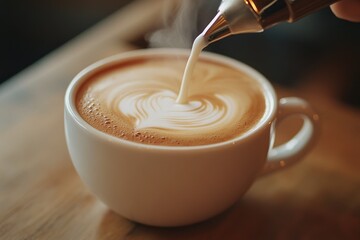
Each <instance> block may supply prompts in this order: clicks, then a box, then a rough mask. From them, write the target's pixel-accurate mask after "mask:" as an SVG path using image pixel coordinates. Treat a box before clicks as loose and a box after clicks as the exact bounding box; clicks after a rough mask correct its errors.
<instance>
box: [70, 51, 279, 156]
mask: <svg viewBox="0 0 360 240" xmlns="http://www.w3.org/2000/svg"><path fill="white" fill-rule="evenodd" d="M189 54H190V50H189V49H177V48H153V49H140V50H132V51H129V52H123V53H120V54H116V55H113V56H110V57H107V58H104V59H102V60H99V61H97V62H95V63H93V64H91V65H89V66H88V67H86V68H85V69H83V70H82V71H81V72H79V73H78V74H77V75H76V76H75V77H74V78H73V79H72V81H71V82H70V84H69V86H68V88H67V90H66V93H65V111H67V112H68V113H69V114H70V116H71V118H72V119H73V120H74V121H75V122H76V124H78V125H79V126H80V127H81V128H82V129H84V130H86V131H87V132H89V133H91V134H92V135H94V136H96V137H98V138H100V139H103V140H105V141H111V142H112V143H115V144H121V145H125V146H127V147H133V148H136V149H139V148H140V149H148V150H149V149H155V150H178V151H184V150H185V151H188V150H206V149H209V148H211V149H213V148H218V147H224V146H229V145H236V144H237V143H240V142H243V141H246V139H249V138H251V137H252V136H256V135H257V134H259V133H260V132H261V131H262V130H263V129H264V128H267V127H268V126H269V124H271V123H272V120H273V119H274V117H275V113H276V111H277V104H275V103H276V99H277V96H276V93H275V90H274V88H273V87H272V85H271V84H270V82H269V81H268V80H267V79H266V77H265V76H263V75H262V74H261V73H259V72H258V71H257V70H255V69H254V68H252V67H250V66H248V65H246V64H245V63H242V62H240V61H238V60H235V59H232V58H229V57H226V56H223V55H220V54H216V53H211V52H206V51H203V52H202V53H201V55H200V58H199V60H201V59H204V60H210V61H213V62H219V63H222V64H225V65H227V66H231V67H233V68H236V69H241V71H243V72H244V73H246V74H247V75H249V76H250V77H252V78H253V79H255V80H256V81H258V82H259V83H260V85H261V87H262V88H263V90H264V91H263V94H264V97H265V105H266V107H265V112H264V115H263V116H262V118H261V119H260V120H259V121H258V122H257V123H256V125H254V126H253V127H252V128H251V129H250V130H249V131H247V132H245V133H243V134H241V135H240V136H238V137H236V138H232V139H229V140H227V141H223V142H218V143H212V144H205V145H191V146H167V145H151V144H146V143H138V142H133V141H130V140H126V139H122V138H118V137H115V136H113V135H110V134H107V133H104V132H102V131H101V130H98V129H97V128H95V127H93V126H92V125H90V124H89V123H87V122H86V121H85V120H84V119H83V118H82V117H81V116H80V114H79V112H78V111H77V108H76V104H75V102H76V93H77V90H78V89H79V88H80V86H81V85H82V83H83V82H84V81H85V80H86V79H88V77H90V76H92V75H93V74H94V73H96V72H98V71H101V70H102V69H104V68H107V67H109V66H111V65H117V64H119V63H120V62H122V61H125V60H126V61H128V60H131V59H136V58H139V57H150V56H177V57H181V56H185V57H188V56H189Z"/></svg>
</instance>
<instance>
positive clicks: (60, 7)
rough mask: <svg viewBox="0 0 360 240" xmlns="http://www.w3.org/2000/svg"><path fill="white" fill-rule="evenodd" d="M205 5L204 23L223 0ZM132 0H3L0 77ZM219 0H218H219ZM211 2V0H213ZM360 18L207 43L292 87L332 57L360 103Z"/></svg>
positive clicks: (348, 92) (323, 16)
mask: <svg viewBox="0 0 360 240" xmlns="http://www.w3.org/2000/svg"><path fill="white" fill-rule="evenodd" d="M216 1H218V0H214V1H213V2H212V3H213V4H205V5H204V6H205V8H203V9H200V10H199V15H200V16H201V15H204V16H203V17H200V18H199V20H198V23H197V24H198V25H199V26H200V29H201V28H202V27H203V26H204V25H206V24H207V23H208V21H209V17H212V16H213V14H214V12H215V11H216V8H217V6H218V3H217V2H216ZM130 2H132V1H131V0H106V1H100V0H1V1H0V25H1V26H0V29H1V37H0V83H1V82H3V81H5V80H7V79H9V78H10V77H11V76H13V75H14V74H16V73H17V72H19V71H21V70H22V69H24V68H25V67H27V66H29V65H30V64H32V63H33V62H35V61H36V60H38V59H39V58H41V57H43V56H44V55H46V54H47V53H49V52H51V51H52V50H53V49H56V48H57V47H59V46H61V45H62V44H64V43H65V42H67V41H68V40H70V39H72V38H73V37H75V36H76V35H78V34H79V33H81V32H82V31H84V30H86V29H87V28H89V27H90V26H92V25H94V24H95V23H96V22H98V21H100V20H101V19H103V18H105V17H106V16H108V15H110V14H111V13H113V12H115V11H116V10H118V9H119V8H121V7H123V6H125V5H126V4H128V3H130ZM214 2H215V3H214ZM209 3H210V2H209ZM359 43H360V24H359V23H350V22H346V21H343V20H340V19H337V18H336V17H335V16H334V15H333V14H332V13H331V11H330V10H329V9H324V10H322V11H320V12H318V13H316V14H313V15H311V16H308V17H306V18H304V19H302V20H300V21H299V22H297V23H294V24H281V25H280V26H276V27H274V28H272V29H269V30H266V31H265V32H264V33H257V34H245V35H241V36H240V35H238V36H233V37H229V38H227V39H224V40H222V41H220V42H218V43H215V44H213V45H211V46H209V47H208V48H207V50H208V51H213V52H219V53H221V54H225V55H228V56H230V57H233V58H236V59H239V60H241V61H243V62H245V63H247V64H249V65H251V66H253V67H254V68H256V69H258V70H259V71H260V72H262V73H263V74H264V75H265V76H267V77H268V78H269V79H270V80H271V81H273V82H275V83H278V84H281V85H284V86H288V87H292V86H296V85H297V84H298V83H299V81H303V79H304V78H306V74H307V72H309V71H314V70H315V69H316V68H319V67H321V66H322V65H323V64H322V63H324V62H326V63H327V64H326V65H327V66H329V64H328V63H329V62H331V64H330V66H333V67H334V68H339V69H340V70H339V71H340V74H343V76H344V79H345V80H344V81H346V83H344V84H343V85H345V90H344V94H343V96H342V97H343V99H344V101H346V102H347V103H349V104H350V105H352V106H360V60H359V56H360V44H359Z"/></svg>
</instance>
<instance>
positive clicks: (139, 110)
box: [87, 60, 258, 135]
mask: <svg viewBox="0 0 360 240" xmlns="http://www.w3.org/2000/svg"><path fill="white" fill-rule="evenodd" d="M141 65H142V66H141V68H139V66H136V67H126V68H119V69H115V70H113V71H111V73H109V74H104V75H102V76H100V77H99V79H97V80H96V81H95V82H94V84H92V85H91V87H89V89H88V90H87V91H88V92H90V93H91V94H92V95H94V96H96V98H97V99H99V102H101V103H102V105H103V106H102V107H104V108H106V109H108V110H107V111H108V112H112V113H115V114H116V115H118V116H119V117H122V118H125V119H126V121H127V122H131V123H132V124H133V128H134V129H135V130H142V129H156V130H157V131H165V132H169V133H171V134H175V135H176V134H179V135H182V134H208V133H211V132H218V131H222V129H224V128H226V127H227V126H228V125H230V124H234V123H238V122H239V121H240V120H241V119H242V118H243V117H244V115H245V114H246V113H247V112H248V110H249V108H250V105H251V99H252V94H253V92H252V91H249V89H250V90H251V89H252V88H251V86H250V87H249V86H246V87H244V85H249V84H250V85H253V84H254V83H253V81H249V80H248V79H247V77H246V76H245V75H243V74H242V73H239V72H238V71H236V70H232V69H230V68H229V69H228V70H229V71H219V67H220V66H218V65H216V64H214V63H202V62H199V63H198V65H197V66H196V70H195V71H194V73H193V77H192V79H191V82H190V84H191V86H190V88H189V90H190V91H189V98H188V99H189V100H188V102H187V103H186V104H178V103H176V98H177V96H178V90H179V86H180V83H181V77H182V73H183V71H184V67H185V61H183V60H179V62H178V61H174V60H173V61H170V62H166V61H165V60H156V61H148V62H144V63H141ZM221 68H224V66H221ZM239 79H241V81H239ZM254 89H258V88H254Z"/></svg>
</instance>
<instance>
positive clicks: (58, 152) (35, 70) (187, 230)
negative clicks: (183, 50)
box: [0, 0, 360, 240]
mask: <svg viewBox="0 0 360 240" xmlns="http://www.w3.org/2000/svg"><path fill="white" fill-rule="evenodd" d="M162 1H167V0H162ZM162 1H160V0H153V1H137V2H135V3H133V4H131V5H130V6H128V7H127V8H126V9H123V10H121V11H119V12H118V13H116V14H115V15H113V16H111V17H110V18H108V19H106V20H105V21H103V22H101V23H100V24H98V25H96V26H95V27H93V28H92V29H90V30H88V31H87V32H85V33H83V34H81V35H80V36H79V37H77V38H76V39H74V40H72V41H71V42H69V43H68V44H66V45H65V46H63V47H61V48H59V49H58V50H56V51H55V52H53V53H51V54H50V55H48V56H47V57H45V58H43V59H42V60H40V61H39V62H37V63H35V64H34V65H33V66H31V67H30V68H28V69H27V70H25V71H23V72H21V73H20V74H18V75H17V76H15V77H14V78H13V79H11V80H10V81H8V82H7V83H5V84H3V85H2V86H1V87H0V112H1V117H0V239H4V240H5V239H6V240H7V239H10V240H18V239H52V240H53V239H77V240H79V239H86V240H89V239H90V240H91V239H116V240H118V239H360V112H359V110H356V109H352V108H350V107H347V106H345V105H343V104H341V103H340V102H338V101H336V100H335V98H333V97H332V96H331V94H329V93H332V92H326V93H322V92H324V91H323V89H322V86H323V85H321V80H323V79H326V81H328V80H329V79H332V80H334V82H335V80H339V79H340V80H341V77H342V75H341V74H336V70H335V73H334V72H331V71H330V72H329V69H336V68H332V65H331V64H332V63H331V62H328V63H326V64H325V65H324V67H323V68H322V69H321V68H320V69H319V70H318V71H317V72H313V73H311V74H310V75H309V76H308V77H309V78H310V79H312V80H313V81H309V82H310V83H311V84H308V85H305V86H301V87H300V88H299V89H294V90H285V89H281V88H279V87H277V92H278V94H279V96H294V95H295V96H300V97H304V98H306V99H307V100H309V101H310V102H311V103H312V104H313V105H314V106H315V107H316V108H317V109H318V110H319V114H320V115H321V116H322V135H321V137H320V139H319V143H318V145H317V146H316V147H315V149H314V150H313V151H312V152H311V153H310V154H309V155H308V156H307V157H306V159H304V161H302V162H301V163H299V164H297V165H296V166H294V167H292V168H289V169H287V170H286V171H282V172H278V173H275V174H273V175H270V176H266V177H263V178H261V179H259V180H258V181H257V182H256V183H255V184H254V185H253V187H252V188H251V189H250V191H249V192H248V193H247V194H246V195H245V196H244V198H243V199H241V200H240V201H239V202H238V203H237V204H236V205H235V206H233V207H232V208H231V209H229V210H228V211H226V212H225V213H223V214H221V215H220V216H217V217H215V218H213V219H210V220H208V221H206V222H203V223H199V224H196V225H192V226H187V227H180V228H156V227H149V226H144V225H140V224H136V223H133V222H130V221H128V220H126V219H124V218H122V217H121V216H118V215H116V214H114V213H113V212H111V211H110V210H108V209H107V207H106V206H104V205H103V204H102V203H100V202H99V201H98V200H96V199H95V198H94V197H93V196H92V195H91V194H90V193H89V192H88V190H87V189H86V188H85V187H84V185H83V183H82V182H81V181H80V179H79V177H78V175H77V174H76V172H75V171H74V168H73V166H72V164H71V161H70V158H69V154H68V151H67V148H66V144H65V138H64V130H63V98H64V93H65V89H66V87H67V85H68V84H69V82H70V81H71V79H72V77H73V76H74V75H75V74H76V73H77V72H79V71H80V70H81V69H82V68H84V67H85V66H87V65H88V64H90V63H92V62H94V61H96V60H98V59H100V58H103V57H105V56H108V55H112V54H114V53H119V52H123V51H129V50H132V49H135V48H137V46H135V45H134V44H132V42H134V40H135V39H138V38H139V37H140V36H142V35H143V34H144V33H145V32H147V31H149V29H152V28H153V27H154V26H156V24H157V23H156V20H157V19H159V11H160V7H161V6H160V5H161V4H160V3H161V2H162ZM157 3H158V4H157ZM134 13H137V14H139V13H141V16H142V17H141V18H134V17H133V15H134ZM137 16H140V15H137ZM129 19H131V21H129ZM124 23H126V24H124ZM337 73H339V72H337ZM315 80H316V81H315ZM319 89H321V91H319ZM333 89H334V88H333ZM293 126H294V127H295V123H292V122H288V123H287V124H285V125H284V126H283V131H281V130H280V133H279V139H280V140H281V139H285V138H286V137H288V135H289V134H291V133H292V132H293V130H292V129H293Z"/></svg>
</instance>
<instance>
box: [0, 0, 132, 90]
mask: <svg viewBox="0 0 360 240" xmlns="http://www.w3.org/2000/svg"><path fill="white" fill-rule="evenodd" d="M129 2H131V0H104V1H101V0H0V29H1V30H0V31H1V37H0V83H1V82H3V81H5V80H6V79H8V78H10V77H11V76H13V75H14V74H16V73H17V72H19V71H20V70H22V69H24V68H25V67H27V66H28V65H30V64H31V63H33V62H35V61H36V60H38V59H39V58H41V57H43V56H44V55H46V54H47V53H49V52H50V51H52V50H53V49H55V48H57V47H59V46H60V45H62V44H64V43H65V42H67V41H68V40H70V39H72V38H73V37H75V36H76V35H78V34H79V33H80V32H82V31H84V30H86V29H87V28H89V27H90V26H92V25H94V24H95V23H96V22H98V21H100V20H101V19H103V18H105V17H106V16H108V15H110V14H111V13H113V12H114V11H116V10H118V9H119V8H121V7H122V6H124V5H126V4H127V3H129Z"/></svg>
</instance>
